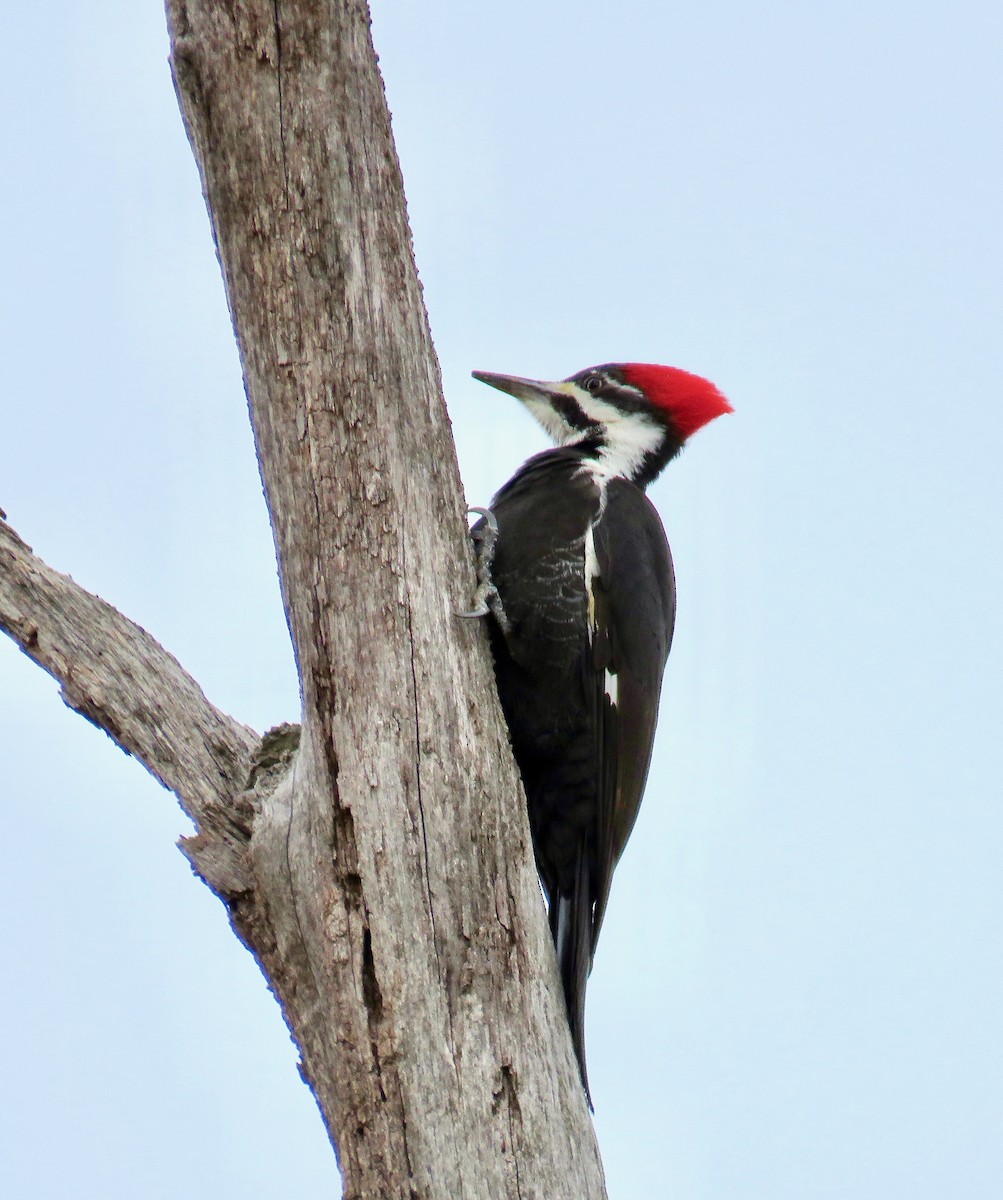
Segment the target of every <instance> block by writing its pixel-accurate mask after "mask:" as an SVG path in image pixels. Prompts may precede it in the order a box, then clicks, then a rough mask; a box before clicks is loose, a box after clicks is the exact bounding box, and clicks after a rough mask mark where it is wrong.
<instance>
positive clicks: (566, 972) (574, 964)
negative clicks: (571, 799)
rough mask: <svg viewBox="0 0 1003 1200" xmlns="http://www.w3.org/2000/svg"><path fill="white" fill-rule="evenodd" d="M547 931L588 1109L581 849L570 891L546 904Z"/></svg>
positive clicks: (588, 898) (587, 892)
mask: <svg viewBox="0 0 1003 1200" xmlns="http://www.w3.org/2000/svg"><path fill="white" fill-rule="evenodd" d="M550 932H551V934H552V936H553V938H554V946H555V949H556V951H557V965H558V968H559V970H560V972H561V984H562V985H563V987H564V1002H565V1004H566V1005H567V1009H568V1024H569V1025H570V1026H571V1040H572V1042H573V1043H574V1047H575V1057H576V1058H577V1059H578V1070H579V1072H580V1073H581V1077H582V1086H583V1087H584V1088H585V1095H586V1097H587V1099H588V1102H589V1108H590V1109H591V1108H592V1094H591V1093H590V1091H589V1078H588V1071H587V1069H586V1066H585V986H586V984H587V983H588V978H589V971H590V970H591V969H592V894H591V887H590V882H589V873H588V864H587V862H586V857H585V853H584V850H583V851H582V852H580V853H579V855H578V862H577V865H576V869H575V884H574V891H573V892H572V893H571V894H570V895H567V894H563V895H562V894H561V893H558V894H557V895H556V896H555V897H554V900H553V903H552V904H551V906H550Z"/></svg>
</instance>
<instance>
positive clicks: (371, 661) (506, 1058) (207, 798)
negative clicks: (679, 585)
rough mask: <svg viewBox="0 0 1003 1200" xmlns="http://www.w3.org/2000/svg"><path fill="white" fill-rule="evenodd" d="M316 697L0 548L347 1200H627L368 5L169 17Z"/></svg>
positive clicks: (19, 614)
mask: <svg viewBox="0 0 1003 1200" xmlns="http://www.w3.org/2000/svg"><path fill="white" fill-rule="evenodd" d="M167 14H168V24H169V28H170V33H171V39H172V57H171V63H172V69H173V73H174V79H175V84H176V88H177V92H178V97H179V100H180V103H181V108H182V112H183V116H184V119H185V124H186V128H187V130H188V133H189V137H190V140H191V142H192V146H193V149H194V152H195V157H196V160H197V162H198V166H199V170H200V173H201V177H202V183H203V189H204V192H205V196H206V201H207V205H208V208H209V213H210V217H211V220H212V225H213V232H214V236H215V239H216V243H217V247H218V252H219V258H220V263H221V266H222V269H223V275H224V280H225V284H226V290H227V296H228V300H229V304H230V311H231V315H232V317H233V323H234V328H235V332H236V335H237V340H238V345H239V348H240V353H241V362H242V366H243V371H244V378H245V384H246V389H247V395H248V403H249V409H250V415H251V420H252V425H253V428H254V434H255V440H256V446H257V451H258V457H259V462H260V466H261V472H262V478H263V481H264V485H265V491H266V495H267V499H268V505H269V511H270V514H271V520H272V527H273V530H274V535H275V545H276V552H277V557H278V563H279V572H280V578H281V584H282V596H283V603H284V606H285V611H286V617H287V620H288V623H289V628H290V632H291V634H292V641H293V647H294V653H295V656H296V663H297V669H298V671H299V677H300V682H301V693H302V712H301V727H300V729H299V730H296V729H294V728H292V727H284V728H282V729H279V730H276V731H272V733H270V734H269V735H266V737H265V738H263V739H262V738H259V737H258V736H257V735H256V734H254V733H253V731H251V730H249V729H247V728H246V727H244V726H242V725H240V724H239V723H238V722H236V721H234V720H232V719H231V718H229V717H227V716H225V715H224V714H222V713H220V712H219V711H218V710H217V709H215V708H214V707H213V706H212V705H211V704H210V702H209V701H208V700H207V699H206V698H205V696H204V695H203V694H202V692H201V690H200V689H199V688H198V686H197V684H196V683H195V681H194V680H192V679H191V678H190V677H189V676H188V675H186V674H185V672H184V671H183V670H182V668H181V667H180V666H179V665H178V664H177V662H176V661H175V660H174V659H172V658H171V657H170V655H168V654H167V653H166V651H164V650H163V649H162V648H161V647H160V646H159V645H157V643H156V642H155V641H154V640H153V639H152V638H151V637H150V636H149V635H148V634H146V633H145V632H144V631H143V630H141V629H139V627H138V626H136V625H135V624H133V623H132V622H130V621H128V620H127V619H126V618H125V617H123V616H122V615H121V614H119V613H117V612H116V611H115V610H114V609H112V608H111V607H110V606H109V605H107V604H105V603H104V602H103V601H100V600H98V599H97V598H96V597H94V596H91V595H89V594H88V593H86V592H84V591H83V590H82V589H80V588H79V587H77V586H76V585H75V584H74V583H73V582H72V581H71V580H69V579H67V578H66V577H64V576H60V575H58V574H57V573H56V572H55V571H53V570H51V569H50V568H48V567H46V566H45V565H44V564H43V563H42V562H41V561H40V560H39V559H38V558H37V557H36V556H35V555H34V554H33V553H32V552H31V551H30V550H29V548H28V547H27V546H26V545H25V544H24V543H23V542H22V541H21V540H20V539H19V538H18V537H17V535H16V534H15V533H14V532H13V530H11V529H10V528H9V526H6V525H2V524H0V627H2V628H3V629H5V631H6V632H8V633H9V634H11V635H12V636H13V637H14V638H15V639H16V640H17V641H18V643H19V644H20V645H21V646H22V648H23V649H24V650H25V651H26V653H28V654H30V655H31V656H32V657H33V658H34V659H35V660H36V661H37V662H38V663H39V664H40V665H41V666H43V667H44V668H45V669H46V670H48V671H50V673H52V674H53V675H54V676H55V677H56V678H57V679H59V680H60V682H61V683H62V685H63V690H64V695H65V696H66V698H67V701H68V702H69V703H70V704H71V705H72V706H73V707H75V708H77V709H78V710H79V711H80V712H82V713H83V714H84V715H85V716H87V717H88V719H90V720H92V721H94V722H95V723H96V724H98V725H99V726H101V727H102V728H104V729H106V730H107V731H108V732H109V733H110V734H111V735H112V736H113V737H114V738H115V739H116V741H118V743H119V744H120V745H121V746H122V747H123V749H125V750H126V751H127V752H129V753H131V754H133V755H135V756H136V757H137V758H138V759H139V760H140V761H141V762H143V763H144V764H145V765H146V766H147V767H148V768H149V769H150V770H151V771H152V772H153V773H154V774H155V775H156V777H157V778H158V779H160V780H161V782H162V783H164V785H165V786H166V787H168V788H170V789H171V790H172V791H174V792H175V793H176V794H177V795H178V797H179V799H180V801H181V803H182V806H183V807H184V809H185V811H186V812H188V813H189V815H190V816H191V817H192V818H193V820H194V821H195V824H196V827H197V832H196V835H195V836H194V837H193V838H189V839H185V840H184V844H183V849H184V851H185V853H186V854H187V855H188V857H189V859H190V860H191V862H192V863H193V865H194V867H195V868H196V870H197V871H198V872H199V873H200V874H201V875H202V877H203V878H204V879H205V881H206V882H207V883H208V884H209V885H210V886H211V887H212V888H213V889H214V890H215V891H216V892H217V894H218V895H219V896H220V897H221V899H222V900H223V901H224V903H225V904H226V906H227V909H228V912H229V915H230V919H231V922H232V924H233V927H234V929H235V931H236V932H237V933H238V935H239V936H240V937H241V938H242V940H243V941H244V943H245V944H246V945H247V946H248V947H249V948H250V950H251V951H252V953H253V954H254V955H255V956H256V958H257V960H258V962H259V963H260V965H261V967H262V970H263V971H264V973H265V975H266V977H267V978H268V980H269V983H270V985H271V987H272V989H273V991H274V993H275V995H276V997H277V998H278V1000H279V1003H280V1004H281V1006H282V1011H283V1014H284V1016H285V1019H286V1021H287V1022H288V1024H289V1027H290V1029H291V1031H292V1033H293V1036H294V1037H295V1039H296V1041H297V1044H298V1045H299V1048H300V1051H301V1054H302V1072H303V1077H304V1079H305V1080H306V1081H307V1083H308V1084H309V1086H310V1087H311V1088H312V1089H313V1092H314V1094H315V1096H316V1098H317V1101H318V1105H319V1107H320V1110H321V1113H322V1115H323V1118H324V1121H325V1124H326V1126H327V1129H328V1132H329V1134H330V1136H331V1139H332V1141H333V1143H334V1144H335V1147H336V1149H337V1152H338V1156H339V1160H340V1164H341V1168H342V1174H343V1180H344V1188H345V1195H346V1196H348V1197H383V1196H387V1197H414V1196H420V1197H429V1198H432V1197H435V1198H439V1197H441V1198H442V1200H446V1198H448V1200H455V1198H456V1197H471V1198H476V1200H479V1198H481V1197H483V1198H485V1200H488V1198H490V1200H495V1198H497V1197H513V1198H514V1197H540V1198H546V1200H559V1198H561V1197H569V1198H570V1197H574V1198H575V1200H581V1198H586V1197H600V1196H602V1195H603V1194H604V1192H603V1184H602V1171H601V1166H600V1163H599V1158H598V1152H597V1148H596V1144H595V1139H594V1135H593V1132H592V1128H591V1123H590V1120H589V1116H588V1112H587V1108H586V1104H585V1100H584V1096H583V1094H582V1090H581V1087H580V1085H579V1081H578V1075H577V1070H576V1068H575V1065H574V1062H573V1057H572V1053H571V1045H570V1039H569V1037H568V1033H567V1024H566V1020H565V1016H564V1010H563V1001H562V999H561V995H560V990H559V985H558V982H557V977H556V970H555V968H554V962H553V956H552V952H551V950H550V943H549V936H548V934H547V930H546V923H545V918H544V914H543V907H542V902H541V898H540V893H539V888H538V884H537V880H536V874H535V871H534V869H533V863H532V856H531V850H530V845H529V832H528V826H527V822H526V818H525V813H524V809H523V804H522V799H521V793H520V789H519V785H518V780H517V775H516V772H515V768H514V764H513V762H512V759H511V754H510V752H509V750H508V745H507V738H506V736H505V731H504V726H503V723H502V720H501V716H500V712H499V708H498V704H497V698H496V696H495V693H494V685H493V680H492V677H491V670H490V662H489V659H488V655H487V650H486V646H485V642H484V637H483V632H482V630H480V629H478V628H476V627H471V626H470V625H468V624H467V623H464V622H459V621H457V620H455V619H454V618H453V613H454V612H455V611H456V610H458V609H461V608H463V607H464V606H465V604H466V602H467V601H468V600H469V594H470V591H471V589H472V586H473V574H472V571H471V569H470V552H469V547H468V544H467V535H466V524H465V521H464V514H463V507H462V499H461V491H460V486H459V479H458V473H457V470H456V462H455V456H454V452H453V447H452V442H451V439H450V435H449V425H448V420H447V418H446V414H445V410H444V407H443V403H442V397H441V390H440V383H439V377H438V368H437V365H436V361H435V357H434V352H433V350H432V346H431V342H430V338H429V333H428V327H427V321H426V317H425V312H424V308H423V305H422V300H421V294H420V289H419V286H418V283H417V277H416V274H415V270H414V264H413V259H412V255H411V248H410V236H409V231H408V226H407V218H406V213H405V208H404V200H403V192H402V186H401V180H400V174H399V169H398V166H397V160H396V155H395V151H394V147H393V142H392V138H391V134H390V126H389V117H388V114H387V111H386V105H385V100H384V97H383V90H382V83H381V81H380V77H379V73H378V70H377V67H376V60H375V55H374V53H373V49H372V45H371V41H370V36H369V14H368V9H367V7H366V5H365V4H364V3H361V2H360V0H339V2H335V0H282V2H279V0H275V2H271V0H228V2H227V3H220V2H219V0H168V4H167Z"/></svg>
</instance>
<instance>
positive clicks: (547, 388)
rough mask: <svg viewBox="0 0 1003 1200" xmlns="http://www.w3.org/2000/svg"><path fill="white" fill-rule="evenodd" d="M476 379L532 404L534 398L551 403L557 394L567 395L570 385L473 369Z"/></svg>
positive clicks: (524, 402)
mask: <svg viewBox="0 0 1003 1200" xmlns="http://www.w3.org/2000/svg"><path fill="white" fill-rule="evenodd" d="M471 374H472V375H473V377H474V378H475V379H479V380H480V381H481V383H486V384H488V386H489V387H493V388H497V389H498V390H499V391H500V392H508V394H509V395H510V396H515V398H516V399H517V400H521V401H522V402H523V404H531V403H532V402H533V401H534V400H536V401H540V400H542V401H543V402H544V403H545V404H550V403H551V402H552V401H553V400H554V398H555V397H556V396H567V395H568V393H569V390H570V389H569V386H568V384H566V383H546V382H543V381H542V380H539V379H521V378H520V377H519V376H518V375H495V374H493V373H492V372H491V371H471Z"/></svg>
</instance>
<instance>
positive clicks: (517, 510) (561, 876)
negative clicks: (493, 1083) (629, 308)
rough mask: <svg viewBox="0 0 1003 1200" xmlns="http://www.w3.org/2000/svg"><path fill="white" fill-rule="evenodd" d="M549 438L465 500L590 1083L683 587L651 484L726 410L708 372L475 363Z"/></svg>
mask: <svg viewBox="0 0 1003 1200" xmlns="http://www.w3.org/2000/svg"><path fill="white" fill-rule="evenodd" d="M473 377H474V378H475V379H477V380H480V382H482V383H485V384H488V385H490V386H491V387H493V388H497V389H499V390H500V391H502V392H506V393H508V394H509V395H511V396H514V397H515V398H516V399H518V400H520V401H521V402H522V403H523V404H524V405H525V407H526V408H527V409H528V411H529V412H530V413H531V414H532V415H533V416H534V417H535V418H536V420H537V421H538V422H539V423H540V424H541V425H542V426H543V428H544V430H546V432H547V433H548V434H549V435H550V437H551V439H552V440H553V441H554V442H555V443H556V445H555V446H554V448H552V449H549V450H544V451H543V452H542V453H539V454H535V455H534V456H533V457H532V458H530V459H529V460H528V461H527V462H525V463H524V464H523V465H522V466H521V467H520V468H519V470H518V471H517V472H516V473H515V475H513V476H512V478H511V479H510V480H509V481H508V482H507V483H506V484H505V485H504V486H503V487H502V488H501V489H500V490H499V491H498V492H497V494H496V495H495V496H494V497H493V499H492V500H491V503H490V506H489V507H488V508H486V509H485V508H477V509H471V510H470V511H473V512H476V513H478V514H480V518H481V519H480V520H479V521H478V522H477V523H476V524H475V525H474V527H473V529H472V530H471V533H472V536H473V539H474V543H475V547H476V549H477V554H478V579H479V585H478V590H477V594H476V597H475V605H474V608H473V609H472V610H471V611H470V612H467V613H462V614H460V615H462V616H467V617H487V618H488V630H489V641H490V645H491V651H492V656H493V659H494V668H495V678H496V681H497V685H498V694H499V698H500V700H501V706H502V711H503V713H504V716H505V720H506V722H507V724H508V730H509V736H510V740H511V744H512V750H513V753H514V756H515V760H516V765H517V766H518V768H519V772H520V775H521V776H522V782H523V788H524V790H525V793H526V801H527V806H528V810H529V825H530V830H531V833H532V841H533V849H534V854H535V859H536V865H537V870H538V873H539V876H540V881H541V883H542V885H543V891H544V893H545V896H546V901H547V908H548V918H549V925H550V932H551V936H552V938H553V942H554V949H555V952H556V957H557V964H558V968H559V972H560V978H561V984H562V988H563V992H564V1000H565V1005H566V1008H567V1016H568V1023H569V1026H570V1030H571V1039H572V1043H573V1047H574V1052H575V1057H576V1059H577V1063H578V1069H579V1073H580V1075H581V1081H582V1086H583V1088H584V1089H585V1095H586V1098H587V1100H588V1103H589V1105H590V1107H591V1106H592V1097H591V1092H590V1090H589V1083H588V1072H587V1068H586V1057H585V990H586V984H587V981H588V977H589V973H590V971H591V969H592V963H593V959H594V955H595V950H596V944H597V942H598V938H599V931H600V929H601V927H602V922H603V916H604V914H605V911H606V905H607V901H608V899H609V893H610V884H611V882H612V878H613V871H614V868H615V867H616V865H617V862H618V860H619V858H620V856H621V855H622V853H623V850H624V847H625V846H626V843H627V839H628V837H629V836H630V832H631V829H632V828H633V826H634V822H635V819H636V817H637V814H638V809H639V807H640V803H641V797H642V794H643V792H644V787H645V782H646V780H647V775H648V767H649V764H650V761H651V752H652V745H653V742H654V736H655V725H656V721H657V717H658V706H659V697H660V693H661V685H662V675H663V672H664V669H665V664H666V661H667V659H668V655H669V648H670V646H671V643H672V635H673V629H674V625H675V613H676V585H675V575H674V571H673V565H672V555H671V552H670V550H669V544H668V541H667V539H666V536H665V531H664V529H663V527H662V522H661V520H660V519H659V516H658V513H657V511H656V510H655V508H654V506H653V505H652V503H651V501H650V500H649V499H648V497H647V496H646V495H645V489H646V488H647V486H648V485H649V484H650V483H651V482H652V481H653V480H654V479H656V478H657V476H658V475H659V474H660V473H661V471H662V470H663V468H664V467H665V466H666V465H667V464H668V463H669V462H670V461H671V460H672V459H674V458H675V457H676V455H678V454H679V452H680V450H681V449H682V448H683V446H684V445H685V444H686V442H687V441H688V439H689V438H690V437H691V436H692V435H693V434H694V433H696V431H697V430H698V429H700V428H702V427H703V426H704V425H706V424H707V423H708V422H710V421H712V420H714V419H715V418H716V417H719V416H722V415H723V414H725V413H729V412H732V411H734V410H733V409H732V406H731V404H730V403H729V402H728V400H727V399H726V398H725V397H724V396H723V395H722V393H721V392H720V391H719V390H718V389H717V388H716V387H715V386H714V384H712V383H710V382H709V381H708V380H706V379H703V378H701V377H700V376H698V375H693V374H690V373H689V372H687V371H683V370H680V369H678V368H676V367H666V366H658V365H656V364H653V363H606V364H603V365H601V366H597V367H589V368H587V369H586V370H584V371H579V372H578V373H577V374H575V375H571V376H569V377H568V378H566V379H563V380H559V381H555V382H545V381H540V380H533V379H523V378H520V377H518V376H513V375H499V374H494V373H492V372H488V371H474V372H473Z"/></svg>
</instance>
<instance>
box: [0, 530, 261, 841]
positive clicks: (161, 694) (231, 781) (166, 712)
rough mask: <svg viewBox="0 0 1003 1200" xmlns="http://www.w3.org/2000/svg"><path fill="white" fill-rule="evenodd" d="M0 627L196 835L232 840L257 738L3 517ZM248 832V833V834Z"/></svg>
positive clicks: (172, 660)
mask: <svg viewBox="0 0 1003 1200" xmlns="http://www.w3.org/2000/svg"><path fill="white" fill-rule="evenodd" d="M0 629H2V630H3V632H4V633H7V634H9V635H10V637H12V638H13V639H14V641H15V642H16V643H17V644H18V645H19V646H20V647H21V649H22V650H23V651H24V652H25V654H27V655H28V657H29V658H31V659H33V660H34V661H35V662H36V663H38V665H39V666H40V667H42V668H43V670H45V671H47V672H48V673H49V674H50V675H51V676H52V677H53V678H54V679H55V680H56V682H57V683H59V684H60V685H61V688H62V696H63V699H64V701H65V702H66V703H67V704H68V705H69V707H70V708H72V709H74V710H75V711H76V712H79V713H80V714H81V715H82V716H85V717H86V718H87V719H88V720H89V721H91V722H93V724H95V725H96V726H97V727H98V728H99V729H103V730H104V731H105V733H107V734H108V736H109V737H110V738H112V740H113V741H115V742H116V743H117V744H118V745H119V746H121V748H122V749H123V750H124V751H125V752H126V754H131V755H133V756H134V757H135V758H137V759H139V761H140V762H141V763H142V764H143V766H144V767H146V769H147V770H148V771H149V772H150V774H151V775H153V776H154V778H156V779H158V780H159V781H160V782H161V783H162V784H163V785H164V787H166V788H168V789H169V790H170V791H172V792H174V793H175V795H176V796H177V797H178V799H179V800H180V802H181V807H182V808H183V809H184V811H185V812H186V813H187V814H188V816H189V817H191V819H192V820H193V821H194V822H195V824H196V826H197V827H198V828H199V830H200V831H203V832H207V833H220V834H223V833H226V834H227V836H231V837H232V836H234V835H235V833H236V831H237V830H238V829H239V827H240V822H239V818H238V817H237V815H236V813H235V809H234V797H235V796H236V795H237V794H238V793H239V792H240V791H241V790H242V789H243V787H244V786H245V783H246V781H247V778H248V773H249V771H250V767H251V762H252V756H253V753H254V751H255V750H256V749H257V746H258V742H259V738H258V735H257V734H256V733H255V732H254V731H253V730H252V729H248V727H247V726H246V725H241V724H240V723H239V722H238V721H235V720H234V719H233V718H232V717H228V716H227V715H226V713H223V712H220V710H219V709H218V708H216V707H214V706H213V705H212V704H210V703H209V701H208V700H207V699H206V697H205V694H204V693H203V691H202V689H201V688H200V687H199V686H198V684H197V683H196V682H195V680H194V679H192V677H191V676H190V675H189V674H187V672H186V671H185V670H184V669H183V668H182V667H181V665H180V663H179V662H178V661H177V659H176V658H174V657H173V656H172V655H170V654H168V653H167V651H166V650H165V649H164V648H163V646H161V645H160V643H159V642H157V641H155V640H154V639H153V638H152V637H151V636H150V635H149V634H148V633H147V632H146V630H145V629H141V628H140V626H138V625H137V624H136V623H135V622H134V621H130V620H129V619H128V617H124V616H123V615H122V614H121V613H120V612H119V611H118V610H117V609H115V608H112V606H111V605H110V604H108V603H106V602H105V601H104V600H102V599H101V598H100V597H99V596H95V595H93V594H92V593H90V592H88V591H86V590H85V589H84V588H82V587H80V586H79V584H76V583H74V582H73V580H72V579H71V578H70V577H69V576H68V575H60V574H59V572H58V571H54V570H53V569H52V568H51V567H49V566H47V565H46V564H45V563H44V562H43V561H42V560H41V559H40V558H39V557H38V556H37V555H36V554H34V553H33V552H32V549H31V547H30V546H28V545H26V544H25V542H23V541H22V540H21V538H20V537H18V535H17V533H15V531H14V530H13V529H12V528H11V526H10V525H8V524H7V523H6V522H5V521H3V520H2V519H0ZM245 836H246V834H245Z"/></svg>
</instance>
